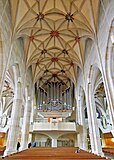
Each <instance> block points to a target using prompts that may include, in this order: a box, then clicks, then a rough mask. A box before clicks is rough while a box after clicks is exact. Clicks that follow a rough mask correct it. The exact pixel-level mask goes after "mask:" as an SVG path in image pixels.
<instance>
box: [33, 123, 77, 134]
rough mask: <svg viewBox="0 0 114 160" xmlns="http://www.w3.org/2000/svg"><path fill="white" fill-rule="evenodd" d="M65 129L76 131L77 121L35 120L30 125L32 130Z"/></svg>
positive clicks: (66, 130)
mask: <svg viewBox="0 0 114 160" xmlns="http://www.w3.org/2000/svg"><path fill="white" fill-rule="evenodd" d="M37 131H38V132H39V131H42V132H44V131H65V132H76V124H75V122H34V123H33V124H31V125H30V132H37Z"/></svg>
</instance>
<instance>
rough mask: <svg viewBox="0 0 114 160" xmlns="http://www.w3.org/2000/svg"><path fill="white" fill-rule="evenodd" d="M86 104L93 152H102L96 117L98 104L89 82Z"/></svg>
mask: <svg viewBox="0 0 114 160" xmlns="http://www.w3.org/2000/svg"><path fill="white" fill-rule="evenodd" d="M86 104H87V113H88V125H89V132H90V141H91V149H92V153H96V154H100V155H101V154H102V147H101V142H100V133H99V127H98V123H97V117H96V106H95V101H94V94H93V93H92V86H91V83H90V82H89V83H88V86H87V91H86Z"/></svg>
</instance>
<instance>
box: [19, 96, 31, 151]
mask: <svg viewBox="0 0 114 160" xmlns="http://www.w3.org/2000/svg"><path fill="white" fill-rule="evenodd" d="M31 107H32V103H31V97H30V96H28V94H27V97H26V104H25V110H24V118H23V126H22V138H21V150H23V149H27V148H28V141H29V128H30V115H31Z"/></svg>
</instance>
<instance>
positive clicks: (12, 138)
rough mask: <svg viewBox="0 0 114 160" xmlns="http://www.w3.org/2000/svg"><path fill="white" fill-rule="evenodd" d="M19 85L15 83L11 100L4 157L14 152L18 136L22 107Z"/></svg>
mask: <svg viewBox="0 0 114 160" xmlns="http://www.w3.org/2000/svg"><path fill="white" fill-rule="evenodd" d="M21 92H22V91H21V83H20V82H17V86H16V88H15V94H14V99H13V107H12V113H11V123H10V127H9V132H8V139H7V144H6V150H5V153H4V156H6V155H9V154H11V153H14V152H16V146H17V140H18V135H19V123H20V113H21V107H22V93H21Z"/></svg>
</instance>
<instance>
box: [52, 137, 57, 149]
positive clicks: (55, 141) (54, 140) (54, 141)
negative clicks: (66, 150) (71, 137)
mask: <svg viewBox="0 0 114 160" xmlns="http://www.w3.org/2000/svg"><path fill="white" fill-rule="evenodd" d="M52 147H57V139H55V138H52Z"/></svg>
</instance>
